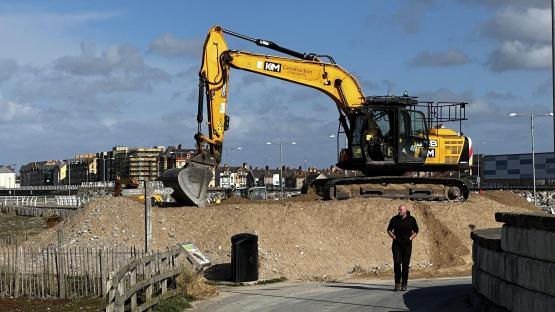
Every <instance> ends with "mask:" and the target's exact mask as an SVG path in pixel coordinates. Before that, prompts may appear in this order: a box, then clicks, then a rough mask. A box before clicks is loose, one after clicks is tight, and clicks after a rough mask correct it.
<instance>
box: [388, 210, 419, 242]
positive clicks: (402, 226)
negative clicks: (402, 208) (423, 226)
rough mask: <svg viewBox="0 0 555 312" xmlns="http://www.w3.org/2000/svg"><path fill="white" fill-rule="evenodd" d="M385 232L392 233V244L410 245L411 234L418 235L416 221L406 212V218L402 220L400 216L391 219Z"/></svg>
mask: <svg viewBox="0 0 555 312" xmlns="http://www.w3.org/2000/svg"><path fill="white" fill-rule="evenodd" d="M387 230H388V231H392V232H393V234H394V235H395V237H396V238H395V240H394V241H393V243H394V244H395V243H397V244H401V245H410V244H412V241H411V240H410V237H411V235H412V232H413V231H414V233H418V224H417V223H416V219H415V218H414V217H413V216H411V215H410V212H409V211H407V216H406V217H405V218H404V219H403V217H401V216H400V215H396V216H395V217H393V218H391V220H390V221H389V226H388V227H387Z"/></svg>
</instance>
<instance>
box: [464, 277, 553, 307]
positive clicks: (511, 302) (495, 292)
mask: <svg viewBox="0 0 555 312" xmlns="http://www.w3.org/2000/svg"><path fill="white" fill-rule="evenodd" d="M472 284H473V286H474V289H476V291H477V292H479V293H480V294H481V295H482V296H484V297H485V298H486V299H487V300H489V301H491V302H493V303H494V304H496V305H498V306H501V307H503V308H505V309H507V310H510V311H534V312H548V311H550V312H553V311H554V309H555V297H553V296H548V295H545V294H542V293H539V292H535V291H531V290H528V289H525V288H522V287H519V286H517V285H514V284H511V283H507V282H506V281H503V280H502V279H499V278H497V277H495V276H493V275H490V274H488V273H486V272H483V271H481V270H479V269H478V268H477V267H473V268H472Z"/></svg>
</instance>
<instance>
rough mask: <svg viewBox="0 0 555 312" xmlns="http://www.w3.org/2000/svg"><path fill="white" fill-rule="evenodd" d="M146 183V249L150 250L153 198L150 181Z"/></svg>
mask: <svg viewBox="0 0 555 312" xmlns="http://www.w3.org/2000/svg"><path fill="white" fill-rule="evenodd" d="M144 184H145V251H146V252H150V249H151V248H152V199H151V198H150V192H149V187H148V181H144Z"/></svg>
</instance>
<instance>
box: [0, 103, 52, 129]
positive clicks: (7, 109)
mask: <svg viewBox="0 0 555 312" xmlns="http://www.w3.org/2000/svg"><path fill="white" fill-rule="evenodd" d="M41 113H42V109H40V108H38V107H35V106H31V105H26V104H20V103H16V102H14V101H9V100H4V99H0V122H2V123H4V124H8V123H9V124H12V126H13V125H16V124H19V125H21V124H23V123H34V122H37V121H38V120H39V119H40V118H41V116H40V115H41Z"/></svg>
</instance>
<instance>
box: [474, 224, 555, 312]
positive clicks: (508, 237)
mask: <svg viewBox="0 0 555 312" xmlns="http://www.w3.org/2000/svg"><path fill="white" fill-rule="evenodd" d="M546 218H547V219H546ZM496 219H497V220H498V221H500V222H504V223H505V224H504V225H503V228H502V229H487V230H476V231H474V232H472V234H471V237H472V239H473V240H474V243H473V251H472V257H473V260H474V266H473V270H472V271H473V272H472V273H473V274H472V284H473V286H474V290H475V294H473V296H472V301H473V305H474V309H475V310H476V311H503V310H507V311H555V216H550V215H539V214H538V215H521V216H519V215H515V214H510V215H507V214H505V215H503V214H499V215H496Z"/></svg>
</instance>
